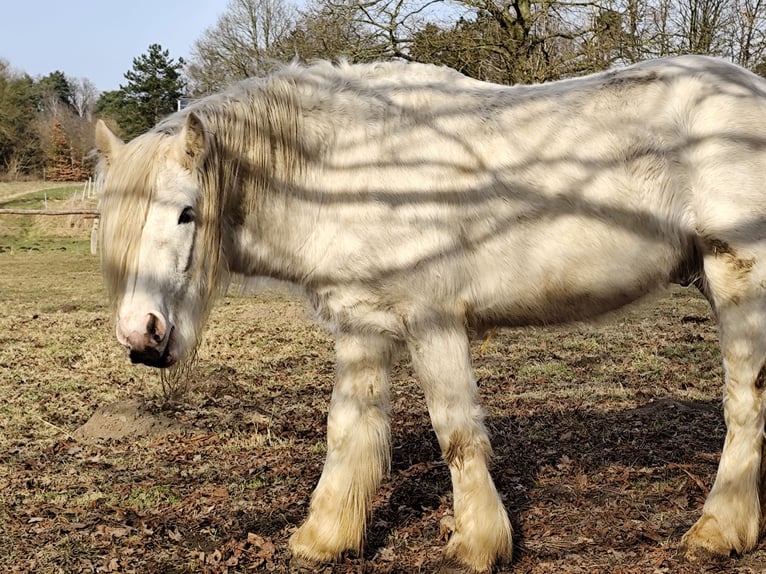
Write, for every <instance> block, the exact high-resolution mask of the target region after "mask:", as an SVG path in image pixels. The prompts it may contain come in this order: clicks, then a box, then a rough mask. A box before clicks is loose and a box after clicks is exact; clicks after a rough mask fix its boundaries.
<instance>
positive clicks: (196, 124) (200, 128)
mask: <svg viewBox="0 0 766 574" xmlns="http://www.w3.org/2000/svg"><path fill="white" fill-rule="evenodd" d="M178 141H179V144H180V146H181V150H180V152H181V153H180V154H179V156H180V160H181V164H182V165H184V166H185V167H187V168H188V169H190V170H191V169H195V168H196V167H197V166H198V165H199V163H200V161H201V160H202V157H203V156H204V154H205V149H206V138H205V126H204V124H203V123H202V120H201V119H200V118H199V116H198V115H197V114H195V113H194V112H192V113H190V114H189V115H188V116H186V123H184V127H183V128H182V129H181V133H180V137H179V138H178Z"/></svg>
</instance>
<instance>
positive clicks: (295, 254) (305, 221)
mask: <svg viewBox="0 0 766 574" xmlns="http://www.w3.org/2000/svg"><path fill="white" fill-rule="evenodd" d="M258 193H260V197H259V198H258V200H257V202H256V204H255V207H254V209H252V211H250V213H249V214H248V215H247V216H246V217H245V220H244V222H243V224H242V226H241V227H239V228H235V230H234V234H233V237H232V238H231V239H232V241H230V242H229V247H228V249H227V251H229V253H228V257H227V259H228V260H229V267H230V269H231V271H232V272H234V273H241V274H244V275H249V276H264V277H271V278H274V279H279V280H282V281H289V282H291V283H295V284H299V285H305V283H306V281H307V278H308V277H309V276H310V275H311V273H312V270H315V269H316V267H317V265H318V262H317V253H318V249H317V247H319V246H317V245H315V239H314V238H315V236H316V229H317V227H318V226H321V224H320V223H319V220H320V217H321V214H320V212H321V209H320V207H319V205H318V204H317V203H315V202H312V201H308V200H306V199H305V198H304V199H301V198H296V197H295V196H294V194H292V193H290V192H285V191H283V190H269V191H264V190H262V189H261V190H258Z"/></svg>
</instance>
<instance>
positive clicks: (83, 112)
mask: <svg viewBox="0 0 766 574" xmlns="http://www.w3.org/2000/svg"><path fill="white" fill-rule="evenodd" d="M69 85H70V86H71V87H72V107H74V109H75V111H76V112H77V115H78V116H80V118H83V119H86V120H88V121H91V120H92V119H93V107H94V106H95V105H96V100H97V99H98V89H97V88H96V85H95V84H94V83H93V82H91V81H90V80H89V79H88V78H69Z"/></svg>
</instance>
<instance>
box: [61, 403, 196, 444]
mask: <svg viewBox="0 0 766 574" xmlns="http://www.w3.org/2000/svg"><path fill="white" fill-rule="evenodd" d="M180 429H181V425H180V424H179V423H178V422H177V421H176V420H174V419H172V418H169V417H167V416H165V415H162V414H160V413H154V412H152V411H151V410H150V409H149V407H148V406H147V405H146V404H145V403H143V402H140V401H133V400H127V401H119V402H116V403H113V404H111V405H106V406H103V407H99V408H98V409H96V412H94V413H93V415H92V416H91V417H90V419H89V420H88V422H86V423H85V424H84V425H82V426H81V427H80V428H78V429H77V430H76V431H74V433H73V434H74V437H75V438H76V439H77V440H80V441H83V442H87V443H93V442H98V441H100V440H104V439H122V438H126V437H150V438H153V437H159V436H162V435H165V434H168V433H173V432H178V431H179V430H180Z"/></svg>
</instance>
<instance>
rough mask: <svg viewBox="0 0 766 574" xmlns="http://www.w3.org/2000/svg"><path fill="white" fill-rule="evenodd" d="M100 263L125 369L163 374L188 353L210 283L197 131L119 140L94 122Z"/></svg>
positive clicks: (189, 120)
mask: <svg viewBox="0 0 766 574" xmlns="http://www.w3.org/2000/svg"><path fill="white" fill-rule="evenodd" d="M96 145H97V148H98V151H99V155H100V177H102V178H103V189H104V192H103V196H102V198H101V207H100V211H101V213H100V215H101V225H100V229H101V263H102V273H103V275H104V279H105V283H106V286H107V291H108V294H109V298H110V302H111V303H112V307H113V312H114V317H115V321H116V334H117V339H118V341H119V342H120V343H121V344H122V345H123V346H124V347H125V348H126V349H127V350H128V352H129V356H130V359H131V360H132V361H133V362H134V363H143V364H146V365H149V366H152V367H160V368H163V367H169V366H171V365H173V364H175V363H176V362H178V361H180V360H182V359H183V358H184V357H187V356H189V355H190V354H193V353H192V351H193V350H194V348H195V347H196V345H197V341H198V338H199V337H198V334H199V324H200V323H201V322H202V320H204V317H203V315H204V313H205V310H206V309H207V307H208V299H209V296H210V290H211V286H210V285H209V283H210V281H208V279H209V276H208V274H207V273H206V272H205V269H204V266H205V265H206V264H208V263H210V258H209V257H205V253H204V252H205V251H206V246H205V245H203V244H202V243H204V242H203V241H201V238H200V233H201V227H203V225H202V223H201V221H200V219H201V218H200V209H201V205H200V204H201V197H202V192H201V183H200V177H199V169H200V166H201V163H202V161H203V159H204V155H205V149H206V143H205V130H204V128H203V126H202V123H201V121H200V120H199V118H198V117H197V116H195V115H194V114H187V115H185V116H184V117H183V120H182V121H181V123H180V127H178V126H176V128H175V129H168V130H161V129H155V130H153V131H150V132H148V133H146V134H143V135H141V136H139V137H137V138H135V139H134V140H132V141H130V142H128V143H123V142H122V141H121V140H120V139H119V138H118V137H117V136H115V135H114V134H113V133H112V132H111V131H110V130H109V128H108V127H107V126H106V124H104V123H103V122H102V121H99V123H98V124H97V126H96Z"/></svg>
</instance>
